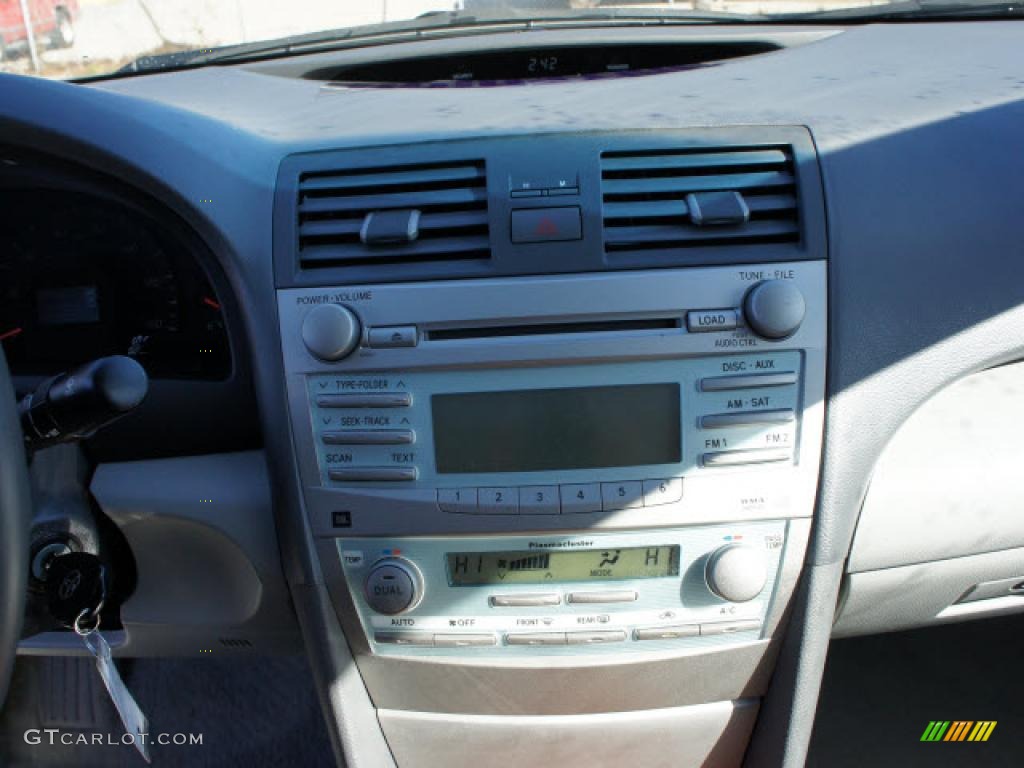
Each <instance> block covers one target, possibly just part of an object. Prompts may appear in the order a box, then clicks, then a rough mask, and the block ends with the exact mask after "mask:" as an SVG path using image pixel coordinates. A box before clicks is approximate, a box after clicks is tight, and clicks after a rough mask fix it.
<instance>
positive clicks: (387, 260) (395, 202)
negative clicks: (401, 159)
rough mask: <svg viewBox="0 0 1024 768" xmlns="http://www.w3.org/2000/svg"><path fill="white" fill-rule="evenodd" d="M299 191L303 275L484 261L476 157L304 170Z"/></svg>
mask: <svg viewBox="0 0 1024 768" xmlns="http://www.w3.org/2000/svg"><path fill="white" fill-rule="evenodd" d="M297 192H298V207H297V222H296V223H297V235H298V261H299V267H300V268H301V269H303V270H309V269H317V268H322V267H345V266H356V265H384V264H408V263H414V262H428V261H430V262H437V261H454V260H467V259H489V258H490V255H491V251H490V233H489V230H488V223H487V180H486V173H485V168H484V162H483V161H482V160H469V161H464V162H463V161H453V162H444V163H429V164H417V165H394V166H385V167H373V168H359V169H344V170H342V169H331V170H316V171H310V172H305V173H302V174H301V175H300V176H299V179H298V190H297Z"/></svg>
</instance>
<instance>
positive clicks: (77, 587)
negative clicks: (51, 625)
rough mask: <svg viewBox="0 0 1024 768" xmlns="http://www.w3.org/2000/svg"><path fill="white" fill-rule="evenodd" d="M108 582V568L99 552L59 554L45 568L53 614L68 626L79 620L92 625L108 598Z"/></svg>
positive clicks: (70, 626)
mask: <svg viewBox="0 0 1024 768" xmlns="http://www.w3.org/2000/svg"><path fill="white" fill-rule="evenodd" d="M107 586H108V584H107V569H106V567H105V566H104V565H103V562H102V561H101V560H100V559H99V558H98V557H97V556H96V555H93V554H90V553H88V552H69V553H67V554H66V555H58V556H57V557H55V558H53V559H52V560H51V561H50V562H49V565H48V566H47V568H46V594H47V599H48V608H49V610H50V615H51V616H53V618H55V619H56V620H57V621H59V622H60V623H61V624H63V625H64V626H65V627H68V628H73V627H74V625H75V621H76V620H78V621H79V622H84V623H85V624H86V625H91V624H92V623H93V619H94V618H96V617H97V616H99V613H100V611H101V610H102V609H103V604H104V602H106V599H107ZM83 611H84V612H85V614H84V615H83ZM80 617H81V618H80Z"/></svg>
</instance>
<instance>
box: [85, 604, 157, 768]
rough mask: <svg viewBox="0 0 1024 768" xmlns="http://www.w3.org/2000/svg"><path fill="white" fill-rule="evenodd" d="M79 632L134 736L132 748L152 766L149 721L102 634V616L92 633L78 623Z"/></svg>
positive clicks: (125, 725) (126, 728)
mask: <svg viewBox="0 0 1024 768" xmlns="http://www.w3.org/2000/svg"><path fill="white" fill-rule="evenodd" d="M75 632H76V633H78V636H79V637H81V638H82V642H83V643H84V644H85V647H86V648H87V649H88V650H89V653H91V654H92V655H93V658H95V659H96V670H97V671H98V672H99V673H100V678H101V679H102V680H103V685H104V686H105V687H106V689H107V693H109V694H110V700H111V701H112V702H113V703H114V709H116V710H117V714H118V715H119V716H120V717H121V722H122V723H124V729H125V731H126V732H127V733H130V734H131V735H132V744H133V745H134V747H135V749H137V750H138V752H139V754H140V755H142V759H143V760H145V761H146V762H147V763H149V762H151V759H150V756H149V720H148V719H147V718H146V716H145V715H144V714H142V710H141V709H139V705H138V702H136V701H135V697H134V696H132V694H131V692H130V691H129V690H128V687H127V686H126V685H125V684H124V680H122V679H121V673H120V672H118V671H117V666H116V665H115V664H114V659H113V657H112V655H111V653H110V645H109V644H108V643H107V641H106V638H104V637H103V634H102V633H101V632H100V622H99V614H97V616H96V624H95V625H93V626H92V627H90V628H88V629H85V628H83V627H82V626H81V624H80V623H79V622H78V621H77V620H76V621H75Z"/></svg>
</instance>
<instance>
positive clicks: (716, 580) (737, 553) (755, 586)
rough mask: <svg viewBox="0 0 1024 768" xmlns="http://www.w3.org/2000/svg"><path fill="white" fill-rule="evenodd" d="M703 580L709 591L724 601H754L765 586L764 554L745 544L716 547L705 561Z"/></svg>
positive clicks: (766, 571) (766, 568) (765, 566)
mask: <svg viewBox="0 0 1024 768" xmlns="http://www.w3.org/2000/svg"><path fill="white" fill-rule="evenodd" d="M704 578H705V580H706V581H707V583H708V588H709V589H710V590H711V591H712V592H714V593H715V594H716V595H718V596H719V597H720V598H722V599H723V600H728V601H729V602H730V603H745V602H747V601H748V600H753V599H754V598H755V597H757V596H758V595H759V594H761V590H762V589H764V585H765V584H766V583H767V582H768V566H767V564H766V563H765V557H764V552H763V551H761V550H759V549H756V548H754V547H751V546H748V545H746V544H726V545H725V546H724V547H719V548H718V549H716V550H715V551H714V552H712V553H711V556H710V557H708V562H707V565H706V566H705V567H704Z"/></svg>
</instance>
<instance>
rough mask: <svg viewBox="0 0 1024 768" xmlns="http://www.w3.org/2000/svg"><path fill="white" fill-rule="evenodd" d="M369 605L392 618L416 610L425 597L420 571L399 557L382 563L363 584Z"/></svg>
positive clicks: (369, 574) (377, 564)
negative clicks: (397, 614)
mask: <svg viewBox="0 0 1024 768" xmlns="http://www.w3.org/2000/svg"><path fill="white" fill-rule="evenodd" d="M363 587H364V589H363V591H364V593H365V594H366V604H367V605H369V606H370V607H371V608H372V609H373V610H375V611H376V612H377V613H383V614H386V615H388V616H393V615H394V614H396V613H402V612H403V611H409V610H412V609H413V608H415V607H416V605H417V604H418V603H419V601H420V600H421V599H422V597H423V581H422V580H421V579H420V574H419V570H417V568H416V566H414V565H413V564H412V563H410V562H409V561H408V560H405V559H403V558H398V557H392V558H387V559H385V560H379V561H378V562H377V563H375V564H374V566H373V569H372V570H371V571H370V572H369V573H368V574H367V575H366V582H365V583H364V585H363Z"/></svg>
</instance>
